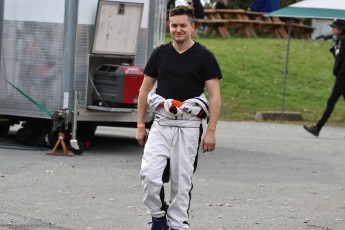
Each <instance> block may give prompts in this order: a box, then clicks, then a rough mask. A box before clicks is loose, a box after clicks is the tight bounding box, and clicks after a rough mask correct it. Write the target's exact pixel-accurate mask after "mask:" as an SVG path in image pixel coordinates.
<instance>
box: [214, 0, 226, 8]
mask: <svg viewBox="0 0 345 230" xmlns="http://www.w3.org/2000/svg"><path fill="white" fill-rule="evenodd" d="M214 8H215V9H228V1H227V0H217V1H216V3H215V5H214Z"/></svg>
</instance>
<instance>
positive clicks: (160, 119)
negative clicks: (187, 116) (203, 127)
mask: <svg viewBox="0 0 345 230" xmlns="http://www.w3.org/2000/svg"><path fill="white" fill-rule="evenodd" d="M154 121H155V122H157V123H158V124H159V125H161V126H170V127H180V128H200V124H201V120H183V119H182V120H181V119H171V118H168V117H164V116H162V115H160V114H156V115H155V118H154Z"/></svg>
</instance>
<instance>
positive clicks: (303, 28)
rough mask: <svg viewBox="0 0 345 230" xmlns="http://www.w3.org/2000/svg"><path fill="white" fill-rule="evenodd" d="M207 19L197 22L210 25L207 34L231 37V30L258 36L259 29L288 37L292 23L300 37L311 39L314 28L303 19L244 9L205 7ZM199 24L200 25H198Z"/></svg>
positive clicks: (293, 30)
mask: <svg viewBox="0 0 345 230" xmlns="http://www.w3.org/2000/svg"><path fill="white" fill-rule="evenodd" d="M205 15H206V18H207V19H202V20H200V21H199V22H197V24H202V25H204V26H205V25H206V26H210V28H209V29H208V30H207V32H206V34H208V35H209V34H216V35H218V36H221V37H229V36H230V33H229V32H228V31H229V30H230V31H232V30H233V31H234V32H235V33H236V34H237V35H240V36H244V37H257V33H256V32H257V31H258V32H263V33H267V34H269V35H270V36H271V37H274V38H287V37H288V26H289V24H288V23H291V29H292V32H293V33H294V34H295V35H299V37H300V38H305V39H309V38H310V37H311V36H310V35H311V33H312V32H313V31H314V28H313V27H311V26H308V25H304V24H303V19H294V21H293V22H291V21H288V20H287V19H286V18H285V19H284V20H282V19H281V18H279V17H267V16H266V15H265V13H263V12H254V11H247V10H243V9H205ZM198 26H199V25H198Z"/></svg>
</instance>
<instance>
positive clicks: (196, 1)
mask: <svg viewBox="0 0 345 230" xmlns="http://www.w3.org/2000/svg"><path fill="white" fill-rule="evenodd" d="M192 6H193V7H194V18H196V19H203V18H205V10H204V6H203V5H202V4H201V2H200V0H193V1H192Z"/></svg>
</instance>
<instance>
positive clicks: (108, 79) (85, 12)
mask: <svg viewBox="0 0 345 230" xmlns="http://www.w3.org/2000/svg"><path fill="white" fill-rule="evenodd" d="M165 17H166V0H121V1H115V0H0V20H1V21H0V25H1V26H0V44H1V46H0V47H1V49H0V57H1V63H0V68H1V69H0V135H4V134H6V133H7V132H8V130H9V127H10V126H11V125H14V124H18V123H19V122H21V123H22V122H24V124H25V125H24V127H23V128H22V129H20V130H21V132H20V134H18V135H17V136H19V137H20V138H21V139H22V141H23V142H25V141H26V142H30V140H29V139H32V138H33V137H34V136H35V137H36V136H40V137H43V136H45V135H46V134H47V133H49V132H51V130H52V129H54V124H53V123H52V121H54V119H52V118H56V115H57V116H58V118H66V117H65V116H67V117H68V116H69V114H74V117H73V119H74V121H76V122H75V124H74V126H75V127H77V131H80V132H78V135H79V134H90V135H92V134H93V133H94V131H95V128H96V127H97V126H99V125H102V126H123V127H135V124H136V116H137V113H136V97H137V94H138V87H139V86H140V84H141V81H142V76H143V74H142V69H143V67H144V66H145V63H146V61H147V58H148V56H149V55H150V54H151V51H152V49H153V48H154V47H155V46H157V45H160V44H161V43H163V41H164V36H165ZM107 84H108V85H109V87H108V85H107ZM75 92H77V93H75ZM75 108H77V109H78V112H77V113H73V111H75ZM66 111H71V113H66ZM60 113H61V114H60ZM150 114H151V113H149V114H148V116H147V121H146V122H147V124H149V122H150V119H151V116H150ZM59 115H61V116H60V117H59ZM64 122H65V121H64ZM68 122H71V123H73V122H72V120H70V119H69V118H68ZM76 124H78V125H76ZM55 128H56V127H55ZM78 135H77V138H78ZM41 139H42V138H41Z"/></svg>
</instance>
